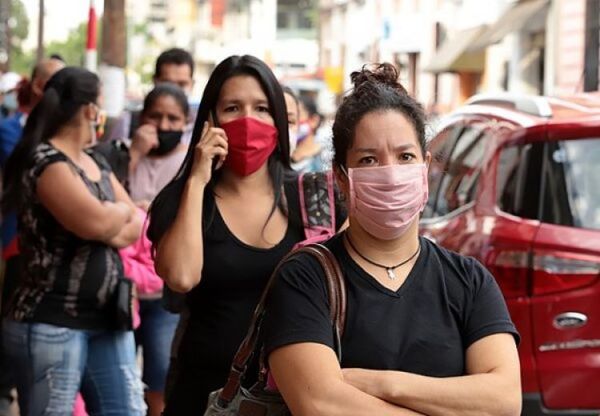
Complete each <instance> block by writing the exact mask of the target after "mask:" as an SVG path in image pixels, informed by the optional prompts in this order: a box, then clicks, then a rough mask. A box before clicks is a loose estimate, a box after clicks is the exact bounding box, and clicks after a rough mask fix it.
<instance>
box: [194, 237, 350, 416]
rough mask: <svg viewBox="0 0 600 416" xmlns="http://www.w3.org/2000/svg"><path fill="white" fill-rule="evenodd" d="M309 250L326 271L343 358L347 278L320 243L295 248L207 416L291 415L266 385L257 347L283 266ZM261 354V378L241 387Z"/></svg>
mask: <svg viewBox="0 0 600 416" xmlns="http://www.w3.org/2000/svg"><path fill="white" fill-rule="evenodd" d="M299 253H306V254H310V255H311V256H313V257H315V258H316V259H317V260H318V261H319V263H320V264H321V266H322V267H323V270H324V271H325V280H326V284H327V292H328V297H329V312H330V313H329V317H330V319H331V324H332V327H333V331H334V335H335V344H336V345H335V349H336V353H337V355H338V359H339V360H341V344H340V340H341V336H342V333H343V330H344V323H345V319H346V286H345V283H344V277H343V276H342V272H341V269H340V267H339V264H338V262H337V260H336V258H335V256H334V255H333V254H332V253H331V251H329V249H328V248H327V247H325V246H323V245H320V244H310V245H307V246H304V247H302V248H299V249H297V250H294V251H292V252H291V253H290V254H288V255H287V256H285V257H284V258H283V260H281V262H279V264H278V265H277V267H276V268H275V270H274V271H273V274H272V275H271V278H270V279H269V282H268V283H267V286H266V288H265V290H264V292H263V294H262V296H261V299H260V302H259V303H258V306H257V307H256V309H255V311H254V316H253V317H252V321H251V323H250V328H249V330H248V334H247V335H246V338H244V341H243V342H242V344H241V345H240V347H239V349H238V351H237V353H236V355H235V358H234V359H233V363H232V365H231V370H230V373H229V378H228V379H227V383H226V384H225V386H224V387H223V388H222V389H220V390H217V391H214V392H212V393H211V394H210V395H209V398H208V406H207V408H206V412H205V413H204V416H234V415H239V416H287V415H290V414H291V413H290V411H289V410H288V408H287V406H286V404H285V402H284V400H283V398H282V397H281V395H280V394H279V393H278V392H277V391H272V390H269V389H267V388H266V385H267V374H268V371H267V369H266V366H265V359H264V358H265V357H264V353H263V350H262V347H261V348H257V341H258V339H259V334H260V328H261V323H262V319H263V317H264V314H265V301H266V299H267V296H268V294H269V291H270V289H271V287H272V286H273V283H274V281H275V278H276V276H277V274H278V272H279V269H280V268H281V266H282V265H283V264H284V263H285V262H286V261H287V260H289V259H290V258H291V257H293V256H295V255H297V254H299ZM256 354H259V355H258V356H259V357H260V360H259V373H258V381H257V382H256V383H255V384H254V385H253V386H252V387H251V388H249V389H245V388H243V387H242V386H241V381H242V379H243V378H244V376H245V374H246V371H247V369H248V363H249V361H250V358H251V357H252V356H256Z"/></svg>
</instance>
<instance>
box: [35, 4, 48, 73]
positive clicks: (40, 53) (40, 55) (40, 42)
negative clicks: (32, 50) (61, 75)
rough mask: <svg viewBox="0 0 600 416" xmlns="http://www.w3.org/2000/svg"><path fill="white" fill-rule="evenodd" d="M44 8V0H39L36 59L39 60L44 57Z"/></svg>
mask: <svg viewBox="0 0 600 416" xmlns="http://www.w3.org/2000/svg"><path fill="white" fill-rule="evenodd" d="M45 13H46V9H44V0H40V12H39V16H38V47H37V61H38V62H39V61H41V60H42V58H44V15H45Z"/></svg>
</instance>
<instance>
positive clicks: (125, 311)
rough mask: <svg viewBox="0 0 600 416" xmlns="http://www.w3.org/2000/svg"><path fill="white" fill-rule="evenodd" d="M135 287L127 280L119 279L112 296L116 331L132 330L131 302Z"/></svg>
mask: <svg viewBox="0 0 600 416" xmlns="http://www.w3.org/2000/svg"><path fill="white" fill-rule="evenodd" d="M134 298H135V285H134V284H133V282H132V281H131V280H129V279H126V278H124V277H119V278H118V279H117V285H116V287H115V292H114V294H113V311H114V322H115V329H116V330H117V331H132V330H133V300H134Z"/></svg>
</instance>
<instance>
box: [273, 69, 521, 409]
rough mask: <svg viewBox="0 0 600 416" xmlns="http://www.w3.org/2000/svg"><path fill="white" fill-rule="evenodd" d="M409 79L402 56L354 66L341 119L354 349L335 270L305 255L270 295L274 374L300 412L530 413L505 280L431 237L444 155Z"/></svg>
mask: <svg viewBox="0 0 600 416" xmlns="http://www.w3.org/2000/svg"><path fill="white" fill-rule="evenodd" d="M397 78H398V73H397V71H396V69H395V68H394V67H393V66H392V65H390V64H382V65H379V66H377V67H375V68H374V69H373V70H369V69H364V68H363V70H361V71H359V72H354V73H353V74H352V81H353V83H354V89H353V91H351V92H350V93H349V94H348V95H347V96H346V97H345V98H344V100H343V101H342V104H341V106H340V108H339V110H338V112H337V115H336V118H335V123H334V126H333V142H334V147H335V159H334V169H335V172H336V177H337V180H338V184H339V186H340V189H341V191H342V192H343V194H344V195H345V197H346V200H347V204H348V208H349V215H348V216H349V227H348V228H347V230H346V231H344V232H343V233H341V234H338V235H337V236H335V237H333V238H332V239H331V240H329V241H328V242H327V243H326V246H327V247H328V248H329V249H330V250H331V251H332V253H333V254H334V255H335V257H336V259H337V261H338V263H339V264H340V267H341V270H342V272H343V275H344V279H345V283H346V295H347V308H346V315H345V316H346V320H345V327H344V331H343V336H342V337H341V342H340V346H341V357H338V356H336V353H335V347H336V340H335V336H334V330H333V328H332V323H331V320H330V315H329V305H328V300H327V287H326V283H325V282H326V279H325V278H324V272H323V270H322V269H321V267H320V265H319V264H318V263H317V261H316V260H315V259H314V258H313V257H312V256H309V255H306V254H301V255H298V256H296V257H294V258H293V259H292V260H290V261H289V262H286V263H285V264H284V265H283V267H282V269H281V271H280V273H278V275H277V278H276V280H275V283H274V287H273V291H272V292H271V293H270V296H269V298H268V300H267V303H266V310H267V315H266V316H265V321H264V322H263V331H264V332H263V336H264V348H265V354H266V356H267V359H268V363H269V366H270V371H271V375H272V376H273V377H274V380H275V382H276V384H277V386H278V388H279V391H280V392H281V394H282V395H283V398H284V399H285V401H286V404H287V405H288V407H289V409H290V411H291V413H292V414H294V415H296V416H304V415H316V414H319V415H344V416H352V415H417V414H422V415H458V414H460V415H468V414H473V415H475V414H477V415H481V414H487V415H518V414H520V408H521V396H520V392H521V389H520V378H519V359H518V355H517V348H516V344H517V342H518V339H519V335H518V333H517V331H516V329H515V327H514V325H513V323H512V322H511V319H510V317H509V314H508V311H507V308H506V304H505V303H504V299H503V297H502V294H501V292H500V290H499V288H498V286H497V285H496V282H495V280H494V278H493V277H492V276H491V275H490V274H489V273H488V272H487V271H486V269H485V268H484V267H483V266H482V265H481V264H480V263H478V262H477V261H476V260H474V259H472V258H466V257H463V256H461V255H458V254H456V253H452V252H450V251H448V250H445V249H443V248H441V247H439V246H437V245H436V244H435V243H433V242H431V241H429V240H427V239H425V238H421V237H419V233H418V231H419V229H418V222H419V214H420V212H421V211H422V210H423V208H424V207H425V203H426V201H427V197H428V189H427V169H428V165H429V162H430V160H431V155H430V154H429V153H428V152H427V151H426V149H425V123H424V114H423V110H422V108H421V106H420V105H419V104H418V103H417V102H416V101H415V100H414V99H413V98H412V97H410V96H409V95H408V94H407V92H406V90H405V89H404V88H403V87H402V86H401V85H400V84H399V83H398V82H397ZM340 360H341V361H340Z"/></svg>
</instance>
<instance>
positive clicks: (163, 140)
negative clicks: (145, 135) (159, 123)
mask: <svg viewBox="0 0 600 416" xmlns="http://www.w3.org/2000/svg"><path fill="white" fill-rule="evenodd" d="M182 134H183V130H159V131H158V147H155V148H154V149H152V150H150V153H149V155H150V156H163V155H166V154H167V153H169V152H170V151H171V150H173V149H175V148H176V147H177V145H178V144H179V143H180V142H181V135H182Z"/></svg>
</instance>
